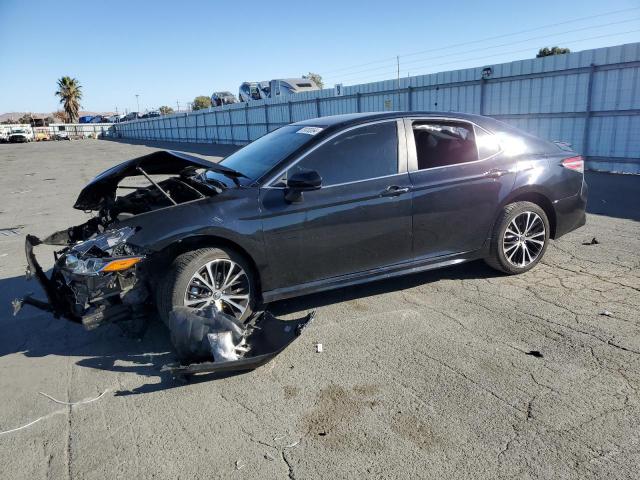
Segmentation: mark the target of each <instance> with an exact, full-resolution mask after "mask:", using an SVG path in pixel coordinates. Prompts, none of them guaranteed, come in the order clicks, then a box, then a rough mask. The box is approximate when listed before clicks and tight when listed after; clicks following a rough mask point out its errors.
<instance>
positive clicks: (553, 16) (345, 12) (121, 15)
mask: <svg viewBox="0 0 640 480" xmlns="http://www.w3.org/2000/svg"><path fill="white" fill-rule="evenodd" d="M620 10H624V11H620ZM612 12H617V13H612ZM585 17H591V18H585ZM577 19H582V20H577ZM574 20H577V21H574ZM561 22H565V23H563V24H562V25H555V26H548V25H550V24H558V23H561ZM545 26H546V27H545ZM540 27H545V28H540ZM516 32H523V33H519V34H518V35H509V34H512V33H516ZM499 36H501V37H500V38H495V37H499ZM488 37H493V39H491V40H485V39H487V38H488ZM635 41H640V1H638V0H633V1H630V0H609V1H608V2H602V1H599V0H598V1H596V0H566V1H557V0H556V1H547V0H539V1H536V2H522V1H520V2H517V1H516V2H514V1H513V0H509V1H503V0H497V1H491V2H477V1H470V0H456V1H453V2H443V1H424V0H423V1H419V0H413V1H407V2H403V1H396V2H390V1H388V0H387V1H377V0H368V1H351V2H350V1H340V2H335V1H333V0H326V1H323V2H301V1H294V2H270V1H261V2H254V1H250V0H244V1H241V2H214V1H188V0H185V1H181V2H175V1H164V0H154V1H145V0H141V1H135V0H128V1H121V0H110V1H99V0H93V1H91V2H86V1H82V2H74V1H71V0H70V1H67V2H62V3H61V2H55V1H47V2H45V1H39V0H32V1H29V2H24V1H15V0H0V45H2V48H1V53H0V79H1V80H0V113H2V112H10V111H34V112H48V111H53V110H56V109H57V108H58V101H57V99H56V98H55V97H54V95H53V93H54V91H55V83H56V79H57V78H59V77H61V76H63V75H70V76H73V77H76V78H78V79H79V80H80V83H81V84H82V86H83V91H84V98H83V100H82V105H83V107H84V109H86V110H92V111H113V110H115V108H116V106H117V107H118V110H119V111H120V112H123V111H124V110H125V109H128V110H136V98H135V95H136V94H139V95H140V107H141V110H142V111H144V110H145V109H151V108H157V107H158V106H160V105H171V106H173V107H174V108H175V106H176V101H179V102H180V104H181V105H184V104H185V103H186V102H188V101H191V100H192V99H193V98H194V97H195V96H196V95H210V94H211V92H213V91H215V90H230V91H231V92H233V93H237V90H238V86H239V84H240V83H241V82H242V81H245V80H268V79H272V78H279V77H280V78H285V77H294V76H299V75H301V74H304V73H307V72H309V71H314V72H318V73H320V74H321V75H323V77H324V78H325V80H326V81H327V84H328V85H331V86H332V85H333V84H335V83H339V82H342V83H344V84H355V83H365V82H368V81H378V80H384V79H387V78H394V77H395V75H396V74H395V68H396V67H395V57H396V55H401V59H400V64H401V74H402V75H403V76H406V75H407V74H411V75H418V74H424V73H431V72H436V71H445V70H452V69H458V68H466V67H473V66H479V65H484V64H487V63H494V64H495V63H500V62H505V61H510V60H517V59H521V58H531V57H533V56H535V53H536V52H537V50H538V48H540V47H542V46H545V45H548V46H552V45H556V44H557V45H560V46H567V47H569V48H571V50H573V51H577V50H585V49H589V48H596V47H601V46H607V45H617V44H622V43H630V42H635ZM459 44H463V45H459ZM452 45H458V46H452ZM416 52H422V53H416ZM410 54H413V55H410Z"/></svg>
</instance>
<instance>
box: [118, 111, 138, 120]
mask: <svg viewBox="0 0 640 480" xmlns="http://www.w3.org/2000/svg"><path fill="white" fill-rule="evenodd" d="M138 118H140V114H139V113H138V112H131V113H127V114H126V115H125V116H124V117H123V118H122V120H121V122H128V121H129V120H137V119H138Z"/></svg>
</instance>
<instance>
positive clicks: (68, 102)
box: [55, 77, 82, 123]
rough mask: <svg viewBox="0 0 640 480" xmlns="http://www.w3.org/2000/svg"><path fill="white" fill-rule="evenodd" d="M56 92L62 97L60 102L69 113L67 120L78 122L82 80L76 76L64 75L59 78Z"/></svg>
mask: <svg viewBox="0 0 640 480" xmlns="http://www.w3.org/2000/svg"><path fill="white" fill-rule="evenodd" d="M55 94H56V95H57V96H58V97H60V103H61V104H62V106H63V108H64V111H65V112H66V114H67V120H68V121H69V122H71V123H73V122H76V121H77V120H78V114H79V113H80V107H81V105H80V100H81V99H82V86H81V85H80V82H78V80H77V79H76V78H71V77H62V78H60V79H59V80H58V91H57V92H56V93H55Z"/></svg>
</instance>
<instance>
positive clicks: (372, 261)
mask: <svg viewBox="0 0 640 480" xmlns="http://www.w3.org/2000/svg"><path fill="white" fill-rule="evenodd" d="M398 129H400V131H401V136H400V138H401V139H402V141H401V142H399V141H398V138H399V137H398ZM403 129H404V124H403V122H402V121H399V120H387V121H382V122H375V123H371V124H366V125H361V126H357V127H353V128H349V129H347V130H344V131H342V132H340V133H338V134H336V135H334V136H332V137H330V138H328V139H327V140H325V141H324V142H323V143H321V144H320V145H318V146H317V147H316V148H315V149H313V150H312V151H310V152H309V153H307V154H306V155H305V156H303V157H302V158H300V159H299V160H298V162H297V163H294V164H293V166H291V167H290V168H289V169H288V170H287V171H285V172H283V173H282V174H281V175H279V176H277V177H276V178H275V179H274V180H273V182H271V183H270V184H269V185H268V186H267V187H266V188H262V189H261V193H260V202H261V208H262V218H263V229H264V240H265V246H266V250H267V256H268V261H269V265H268V268H267V272H266V275H264V276H265V278H264V279H263V284H264V285H263V289H264V290H273V289H275V288H283V287H289V286H293V285H298V284H302V283H307V282H311V281H315V280H322V279H327V278H330V277H336V276H340V275H344V274H349V273H354V272H362V271H366V270H370V269H372V268H376V267H381V266H386V265H389V264H393V263H397V262H401V261H405V260H408V259H409V258H410V257H411V194H410V185H411V184H410V180H409V176H408V173H407V167H406V144H405V135H404V131H403ZM300 169H308V170H316V171H317V172H318V173H319V174H320V176H321V177H322V179H323V181H322V187H321V188H320V189H319V190H315V191H311V192H304V194H303V200H302V202H301V203H297V204H290V203H287V202H286V201H285V199H284V182H285V181H286V177H287V176H288V175H290V174H292V173H295V172H296V171H298V170H300Z"/></svg>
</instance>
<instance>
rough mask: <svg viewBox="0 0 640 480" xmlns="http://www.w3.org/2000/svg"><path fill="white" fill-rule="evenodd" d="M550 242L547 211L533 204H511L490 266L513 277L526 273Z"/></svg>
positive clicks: (496, 238)
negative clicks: (513, 275)
mask: <svg viewBox="0 0 640 480" xmlns="http://www.w3.org/2000/svg"><path fill="white" fill-rule="evenodd" d="M548 240H549V221H548V219H547V215H546V214H545V212H544V210H542V208H540V207H539V206H538V205H536V204H534V203H531V202H516V203H512V204H510V205H507V206H506V207H505V208H504V210H503V212H502V215H501V216H500V218H498V220H497V222H496V225H495V228H494V231H493V235H492V239H491V254H490V256H489V257H488V258H487V259H486V261H487V263H488V264H489V265H490V266H491V267H493V268H495V269H497V270H500V271H502V272H505V273H509V274H518V273H524V272H526V271H528V270H530V269H532V268H533V267H534V266H535V265H536V264H537V263H538V262H539V261H540V259H541V258H542V256H543V255H544V252H545V250H546V248H547V243H548Z"/></svg>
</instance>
